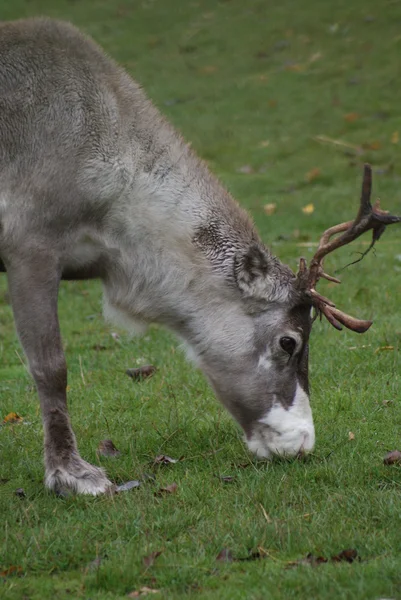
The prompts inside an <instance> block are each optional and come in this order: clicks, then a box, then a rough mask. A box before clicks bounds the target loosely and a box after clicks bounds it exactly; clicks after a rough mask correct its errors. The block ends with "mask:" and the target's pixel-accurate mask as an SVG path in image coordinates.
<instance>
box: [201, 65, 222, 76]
mask: <svg viewBox="0 0 401 600" xmlns="http://www.w3.org/2000/svg"><path fill="white" fill-rule="evenodd" d="M217 70H218V68H217V67H216V66H215V65H206V66H205V67H201V68H200V69H199V71H200V72H201V73H205V74H206V75H210V74H211V73H216V71H217Z"/></svg>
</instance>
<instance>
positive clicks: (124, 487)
mask: <svg viewBox="0 0 401 600" xmlns="http://www.w3.org/2000/svg"><path fill="white" fill-rule="evenodd" d="M140 485H141V482H140V481H138V480H137V479H134V480H133V481H127V482H126V483H122V484H121V485H117V486H116V487H115V489H114V491H115V493H116V494H118V493H119V492H128V491H129V490H133V489H134V488H137V487H139V486H140Z"/></svg>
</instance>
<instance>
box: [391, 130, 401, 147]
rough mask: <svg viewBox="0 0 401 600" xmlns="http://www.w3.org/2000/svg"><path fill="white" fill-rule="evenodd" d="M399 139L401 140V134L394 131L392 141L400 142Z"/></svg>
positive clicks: (394, 142) (393, 142)
mask: <svg viewBox="0 0 401 600" xmlns="http://www.w3.org/2000/svg"><path fill="white" fill-rule="evenodd" d="M399 140H400V136H399V133H398V131H394V133H393V135H392V136H391V143H392V144H398V142H399Z"/></svg>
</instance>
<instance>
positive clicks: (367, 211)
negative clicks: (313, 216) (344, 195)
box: [297, 164, 401, 333]
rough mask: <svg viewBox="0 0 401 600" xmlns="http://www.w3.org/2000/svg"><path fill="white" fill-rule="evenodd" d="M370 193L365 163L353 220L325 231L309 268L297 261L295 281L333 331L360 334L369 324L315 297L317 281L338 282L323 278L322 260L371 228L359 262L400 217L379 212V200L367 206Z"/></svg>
mask: <svg viewBox="0 0 401 600" xmlns="http://www.w3.org/2000/svg"><path fill="white" fill-rule="evenodd" d="M371 191H372V169H371V167H370V165H368V164H365V165H364V173H363V182H362V193H361V201H360V206H359V211H358V214H357V217H356V219H355V221H348V222H347V223H340V224H339V225H335V226H334V227H330V229H327V231H325V232H324V233H323V235H322V237H321V238H320V242H319V246H318V249H317V251H316V253H315V255H314V257H313V258H312V260H311V262H310V265H309V269H307V267H306V261H305V259H303V258H301V260H300V264H299V272H298V275H297V277H298V279H299V281H300V282H302V283H303V285H304V286H305V287H306V291H307V293H308V294H309V295H310V296H311V298H312V302H313V305H314V306H315V308H316V310H317V311H318V313H320V314H324V316H325V317H326V318H327V320H328V321H329V322H330V323H331V324H332V325H333V326H334V327H335V328H336V329H340V330H341V329H342V327H341V325H344V326H345V327H347V328H348V329H351V330H352V331H356V332H357V333H364V332H365V331H367V330H368V329H369V327H370V326H371V325H372V321H364V320H360V319H355V318H354V317H351V316H350V315H347V314H345V313H343V312H342V311H341V310H338V309H337V308H336V307H335V304H334V303H333V302H331V300H329V299H328V298H325V297H324V296H322V295H321V294H319V293H318V292H317V291H316V289H315V288H316V284H317V282H318V281H319V279H322V278H323V279H328V280H329V281H333V282H335V283H341V282H340V280H339V279H336V278H335V277H331V276H330V275H327V273H325V272H324V270H323V259H324V258H325V256H327V255H328V254H330V252H333V251H334V250H336V249H337V248H341V246H345V245H346V244H349V243H350V242H352V241H353V240H355V239H356V238H358V237H359V236H360V235H362V234H363V233H365V232H366V231H369V230H370V229H372V232H373V233H372V242H371V244H370V246H369V248H368V249H367V250H366V251H365V252H364V253H363V255H362V257H361V259H362V258H363V257H364V256H365V255H366V254H367V253H368V252H369V250H370V249H371V248H372V247H373V246H374V244H375V243H376V242H377V240H378V239H379V238H380V237H381V235H382V234H383V233H384V231H385V229H386V226H387V225H391V224H393V223H399V222H400V221H401V217H396V216H393V215H390V214H389V213H388V211H385V210H382V209H381V208H380V201H379V200H376V202H375V204H374V206H372V204H371V203H370V195H371ZM342 232H344V233H343V234H342V235H339V236H338V237H336V238H334V239H333V240H331V238H332V236H333V235H335V234H337V233H342ZM330 240H331V241H330ZM361 259H359V260H361ZM356 262H358V261H356Z"/></svg>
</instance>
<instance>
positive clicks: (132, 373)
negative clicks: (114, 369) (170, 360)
mask: <svg viewBox="0 0 401 600" xmlns="http://www.w3.org/2000/svg"><path fill="white" fill-rule="evenodd" d="M155 371H156V367H154V366H153V365H145V366H143V367H138V368H137V369H127V370H126V371H125V372H126V374H127V375H128V376H129V377H131V379H133V380H134V381H141V380H142V379H148V378H149V377H152V375H153V374H154V373H155Z"/></svg>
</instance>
